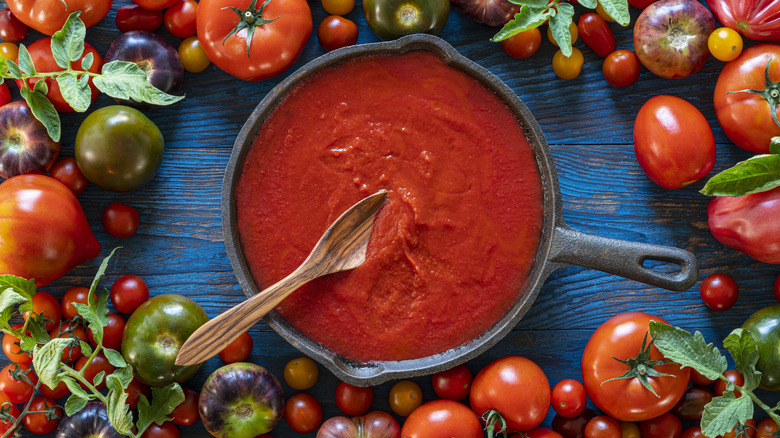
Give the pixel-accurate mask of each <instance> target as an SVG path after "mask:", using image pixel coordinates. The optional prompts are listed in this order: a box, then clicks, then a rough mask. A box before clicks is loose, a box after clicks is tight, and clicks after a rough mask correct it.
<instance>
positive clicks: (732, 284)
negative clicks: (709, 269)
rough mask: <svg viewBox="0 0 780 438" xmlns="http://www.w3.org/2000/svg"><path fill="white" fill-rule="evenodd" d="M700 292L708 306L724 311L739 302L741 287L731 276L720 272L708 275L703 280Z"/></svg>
mask: <svg viewBox="0 0 780 438" xmlns="http://www.w3.org/2000/svg"><path fill="white" fill-rule="evenodd" d="M699 294H700V295H701V299H702V301H704V304H706V305H707V307H709V308H710V309H712V310H714V311H716V312H722V311H724V310H728V309H730V308H731V306H733V305H734V303H736V302H737V298H738V296H739V288H738V287H737V282H736V281H734V279H733V278H731V276H729V275H728V274H724V273H722V272H718V273H715V274H712V275H708V276H707V278H705V279H704V280H703V281H702V282H701V288H700V291H699Z"/></svg>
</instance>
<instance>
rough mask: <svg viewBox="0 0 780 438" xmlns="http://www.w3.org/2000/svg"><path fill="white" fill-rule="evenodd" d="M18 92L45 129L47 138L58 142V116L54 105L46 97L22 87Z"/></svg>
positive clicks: (59, 128)
mask: <svg viewBox="0 0 780 438" xmlns="http://www.w3.org/2000/svg"><path fill="white" fill-rule="evenodd" d="M19 92H20V93H21V94H22V97H23V98H24V100H25V101H27V105H29V107H30V111H32V113H33V115H34V116H35V118H36V119H38V120H40V121H41V123H43V126H45V127H46V131H47V132H48V133H49V137H51V138H52V140H54V141H60V135H62V127H61V125H60V115H59V114H58V113H57V110H56V109H54V105H52V103H51V102H50V101H49V99H47V98H46V95H44V94H42V93H41V92H39V91H35V90H30V89H29V88H27V87H22V89H21V90H19Z"/></svg>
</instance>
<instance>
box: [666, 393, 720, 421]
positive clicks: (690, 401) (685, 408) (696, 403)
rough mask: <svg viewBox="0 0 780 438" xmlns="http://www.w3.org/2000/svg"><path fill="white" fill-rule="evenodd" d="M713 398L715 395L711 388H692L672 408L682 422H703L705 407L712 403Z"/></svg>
mask: <svg viewBox="0 0 780 438" xmlns="http://www.w3.org/2000/svg"><path fill="white" fill-rule="evenodd" d="M713 397H714V394H713V393H712V391H711V390H710V389H709V388H706V387H703V386H691V387H690V388H688V389H687V390H686V391H685V394H683V396H682V398H681V399H680V401H678V402H677V404H676V405H675V406H674V408H672V412H673V413H674V415H675V416H677V418H679V419H681V420H686V421H701V416H702V413H704V406H705V405H707V404H708V403H709V402H711V401H712V398H713Z"/></svg>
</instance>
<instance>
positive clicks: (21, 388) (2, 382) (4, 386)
mask: <svg viewBox="0 0 780 438" xmlns="http://www.w3.org/2000/svg"><path fill="white" fill-rule="evenodd" d="M12 370H13V371H14V372H17V371H18V372H20V373H23V374H24V375H25V376H26V377H27V379H28V380H29V382H27V381H25V380H22V379H15V378H14V376H13V374H12V373H11V371H12ZM37 383H38V376H36V375H35V372H34V371H33V370H32V369H30V367H28V366H27V365H23V364H20V363H17V364H13V363H12V364H9V365H6V366H5V367H4V368H3V369H2V370H0V391H2V392H4V393H5V394H6V395H7V396H8V398H9V399H10V400H11V402H12V403H27V401H28V400H30V399H31V398H32V396H33V394H34V393H35V387H34V385H35V384H37Z"/></svg>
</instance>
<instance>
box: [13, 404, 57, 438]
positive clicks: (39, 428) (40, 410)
mask: <svg viewBox="0 0 780 438" xmlns="http://www.w3.org/2000/svg"><path fill="white" fill-rule="evenodd" d="M49 409H54V415H55V417H53V418H51V419H48V418H46V414H45V413H44V412H45V411H47V410H49ZM30 411H31V413H28V414H27V415H25V416H24V418H22V423H23V424H24V427H25V428H26V429H27V430H29V431H30V432H32V433H34V434H36V435H48V434H50V433H52V432H54V430H55V429H57V426H59V425H60V418H62V415H63V412H62V408H61V407H59V406H58V405H57V402H55V401H54V400H51V399H48V398H46V397H40V396H39V397H35V398H34V399H33V401H32V403H30Z"/></svg>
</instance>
